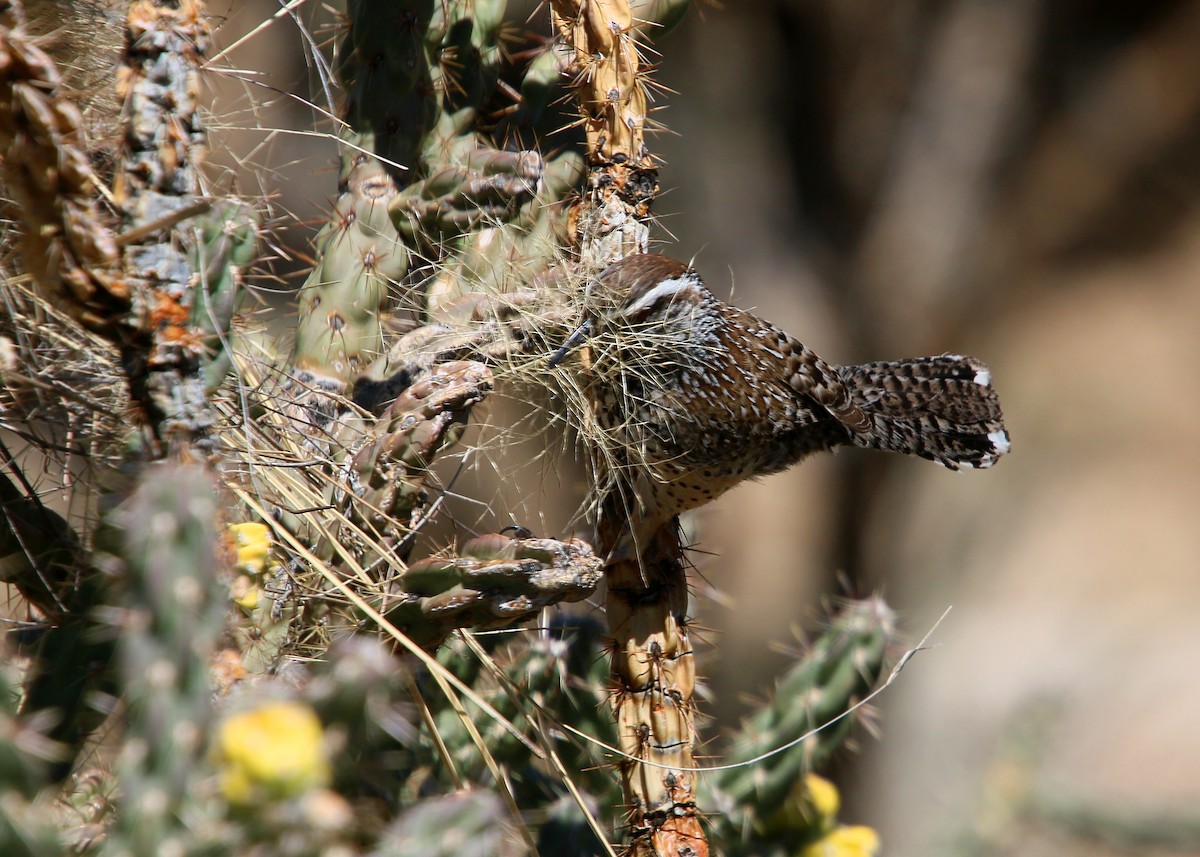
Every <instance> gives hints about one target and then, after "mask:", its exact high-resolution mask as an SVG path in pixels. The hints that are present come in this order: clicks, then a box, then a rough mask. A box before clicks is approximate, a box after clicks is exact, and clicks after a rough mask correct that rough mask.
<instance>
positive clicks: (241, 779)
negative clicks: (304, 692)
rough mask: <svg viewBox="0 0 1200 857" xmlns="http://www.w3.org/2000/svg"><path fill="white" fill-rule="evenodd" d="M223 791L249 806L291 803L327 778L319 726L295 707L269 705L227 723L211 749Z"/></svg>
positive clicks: (306, 710) (303, 707) (302, 707)
mask: <svg viewBox="0 0 1200 857" xmlns="http://www.w3.org/2000/svg"><path fill="white" fill-rule="evenodd" d="M214 756H215V758H216V762H217V764H218V766H219V767H220V769H221V791H222V792H223V793H224V794H225V797H226V798H228V799H229V801H230V802H231V803H235V804H242V805H249V804H257V803H259V802H261V801H264V800H272V799H280V798H289V797H295V796H297V795H301V794H304V793H305V792H308V791H310V790H312V789H315V788H319V787H322V786H325V785H327V784H328V783H329V779H330V776H331V771H330V766H329V757H328V755H327V753H326V749H325V742H324V733H323V731H322V729H321V721H320V720H318V719H317V715H316V714H314V713H313V711H312V709H311V708H309V707H308V706H306V705H301V704H299V703H295V702H273V703H269V704H266V705H263V706H261V707H259V708H256V709H253V710H251V711H245V712H242V713H240V714H235V715H233V716H231V717H229V718H228V719H226V720H225V721H224V722H223V723H222V724H221V725H220V727H219V729H218V732H217V742H216V746H215V748H214Z"/></svg>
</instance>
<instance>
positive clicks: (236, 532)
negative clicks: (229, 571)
mask: <svg viewBox="0 0 1200 857" xmlns="http://www.w3.org/2000/svg"><path fill="white" fill-rule="evenodd" d="M229 531H230V533H232V534H233V543H234V546H235V547H236V548H237V567H238V569H239V570H240V571H245V572H246V573H248V574H256V575H257V574H262V573H263V570H264V569H265V568H266V567H267V559H268V557H269V556H270V554H271V530H270V529H269V528H268V527H267V525H266V524H260V523H257V522H254V521H247V522H244V523H241V524H230V525H229Z"/></svg>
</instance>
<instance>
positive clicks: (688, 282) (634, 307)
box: [623, 273, 698, 315]
mask: <svg viewBox="0 0 1200 857" xmlns="http://www.w3.org/2000/svg"><path fill="white" fill-rule="evenodd" d="M697 279H698V278H697V277H696V275H695V274H692V273H688V274H684V275H683V276H682V277H672V278H671V279H669V280H663V281H662V282H660V283H659V284H658V285H657V286H655V287H654V288H652V289H651V290H650V291H648V292H646V294H644V295H642V296H641V297H640V298H638V299H637V300H636V301H634V302H633V303H632V304H630V305H629V306H627V307H625V309H624V310H623V312H624V313H625V314H626V315H634V314H636V313H637V312H638V311H639V310H643V309H645V308H646V307H649V306H653V305H654V303H655V302H656V301H657V300H658V299H659V298H661V297H663V296H664V295H677V294H679V293H680V292H682V291H684V290H685V289H694V288H695V287H696V286H697Z"/></svg>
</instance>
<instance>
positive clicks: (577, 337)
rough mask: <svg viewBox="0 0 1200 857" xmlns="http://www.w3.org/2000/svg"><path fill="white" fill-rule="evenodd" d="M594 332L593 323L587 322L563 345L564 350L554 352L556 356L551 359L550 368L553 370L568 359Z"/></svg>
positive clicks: (576, 329)
mask: <svg viewBox="0 0 1200 857" xmlns="http://www.w3.org/2000/svg"><path fill="white" fill-rule="evenodd" d="M591 332H592V323H591V322H590V321H585V322H584V323H583V324H581V325H579V327H577V328H575V331H574V332H573V333H572V334H571V335H570V336H568V337H567V341H566V342H564V343H563V344H562V348H560V349H558V350H557V351H555V352H554V356H553V357H551V358H550V368H551V369H553V368H554V367H556V366H557V365H558V364H559V363H562V362H563V360H565V359H566V357H567V355H568V354H570V353H571V352H572V351H574V350H575V349H576V348H578V347H579V346H580V344H582V342H583V341H584V340H585V339H587V338H588V334H590V333H591Z"/></svg>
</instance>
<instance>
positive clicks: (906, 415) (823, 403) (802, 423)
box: [551, 254, 1009, 541]
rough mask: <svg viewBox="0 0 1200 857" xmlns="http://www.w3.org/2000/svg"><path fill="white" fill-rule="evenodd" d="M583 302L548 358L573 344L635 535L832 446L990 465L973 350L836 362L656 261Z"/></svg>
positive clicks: (1003, 442)
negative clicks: (582, 313)
mask: <svg viewBox="0 0 1200 857" xmlns="http://www.w3.org/2000/svg"><path fill="white" fill-rule="evenodd" d="M586 303H587V307H588V311H587V316H586V320H585V321H584V324H583V325H582V326H581V327H580V328H579V329H578V330H576V331H575V333H574V334H573V335H572V336H571V337H570V339H569V340H568V341H567V344H566V345H564V346H563V348H562V349H560V351H559V353H558V354H556V355H555V356H554V358H553V359H552V361H551V363H552V365H556V364H557V363H559V362H560V361H561V360H562V359H563V358H564V357H565V355H566V353H567V352H568V351H570V350H571V348H573V347H574V346H575V345H578V344H580V343H581V342H583V341H584V340H585V339H586V341H587V344H588V349H587V356H586V357H585V361H586V363H585V374H584V382H585V387H586V390H587V393H588V397H589V400H590V401H591V403H592V407H593V410H594V412H595V415H596V419H597V422H598V423H599V426H600V428H601V430H602V431H603V432H604V433H605V434H606V435H608V437H609V438H610V439H611V440H612V443H611V444H610V445H611V446H612V448H613V449H615V450H617V454H616V456H615V458H616V460H615V461H610V462H609V465H610V466H612V465H614V464H615V465H616V467H617V468H618V469H625V470H626V472H625V473H624V474H622V473H618V474H617V477H618V484H619V485H621V487H622V488H623V489H624V490H625V492H626V493H625V497H624V502H625V503H626V506H627V508H626V509H625V512H626V513H627V514H628V515H629V516H630V518H631V519H636V520H637V524H636V525H635V527H634V535H635V538H637V536H638V534H649V533H650V532H652V531H653V530H654V529H655V528H657V527H658V526H660V525H662V524H664V523H666V522H667V521H668V520H670V519H671V518H672V517H673V516H675V515H678V514H679V513H681V512H685V511H687V510H689V509H694V508H696V507H697V506H700V505H702V504H704V503H707V502H708V501H709V500H712V499H714V498H716V497H718V496H720V495H721V494H723V493H725V492H726V491H728V490H729V489H730V488H732V487H733V486H735V485H737V484H738V483H739V482H741V481H743V480H745V479H749V478H753V477H756V476H764V475H766V474H768V473H775V472H777V471H780V470H783V469H785V468H787V467H790V466H791V465H793V464H795V463H797V462H798V461H800V460H801V459H803V458H804V457H806V456H807V455H809V454H811V453H814V452H819V451H822V450H831V449H834V448H836V447H838V446H843V445H849V446H861V447H867V448H870V449H883V450H890V451H894V452H903V453H907V454H910V455H918V456H920V457H922V458H927V459H930V460H931V461H936V462H938V463H939V464H941V465H943V466H945V467H948V468H950V469H951V470H957V469H959V468H984V467H990V466H991V465H993V464H994V463H995V462H996V460H997V459H998V458H999V457H1000V456H1001V455H1004V454H1005V453H1006V452H1008V451H1009V439H1008V433H1007V432H1006V431H1005V429H1004V418H1003V416H1002V414H1001V412H1000V401H999V399H998V398H997V396H996V393H995V391H994V390H993V389H992V386H991V374H990V373H989V372H988V369H987V367H986V366H985V365H984V364H983V363H982V362H980V361H979V360H976V359H975V358H973V357H962V356H959V355H952V354H947V355H943V356H941V357H922V358H918V359H915V360H900V361H896V362H888V363H866V364H863V365H861V366H835V365H832V364H830V363H826V362H825V361H824V360H822V359H821V358H820V357H818V356H817V355H816V354H815V353H813V351H812V350H810V349H809V348H807V347H806V346H805V345H803V344H801V343H800V342H797V341H796V340H795V339H793V338H792V337H790V336H789V335H788V334H786V333H784V332H783V331H782V330H780V329H779V328H778V327H775V326H774V325H773V324H771V323H769V322H766V321H763V320H762V319H760V318H757V317H755V316H754V315H751V314H750V313H748V312H746V311H744V310H741V309H738V308H737V307H734V306H730V305H729V304H726V303H724V302H722V301H720V300H718V299H717V298H716V297H715V296H714V295H713V294H712V292H710V291H709V290H708V289H707V288H705V286H704V283H703V282H702V281H701V279H700V277H699V275H698V274H697V273H696V272H695V271H694V270H692V269H691V268H690V267H689V266H688V265H685V264H684V263H682V262H679V261H677V260H675V259H671V258H668V257H666V256H659V255H651V254H641V255H635V256H629V257H626V258H624V259H622V260H620V261H618V262H615V263H613V264H612V265H610V266H609V267H608V268H606V269H605V270H604V271H603V272H601V273H600V274H599V276H598V277H596V279H595V280H594V281H593V282H592V283H591V285H590V286H589V289H588V295H587V301H586ZM631 503H632V505H631ZM639 541H640V539H639Z"/></svg>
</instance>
